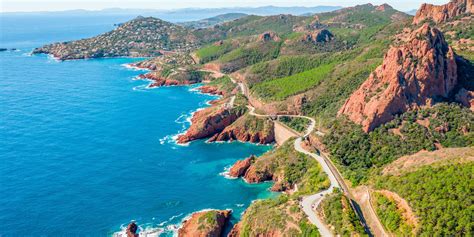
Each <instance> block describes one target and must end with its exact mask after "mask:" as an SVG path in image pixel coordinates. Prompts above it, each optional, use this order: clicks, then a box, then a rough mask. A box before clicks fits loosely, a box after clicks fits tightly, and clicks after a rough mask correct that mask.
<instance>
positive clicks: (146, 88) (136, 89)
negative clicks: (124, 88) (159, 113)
mask: <svg viewBox="0 0 474 237" xmlns="http://www.w3.org/2000/svg"><path fill="white" fill-rule="evenodd" d="M150 89H151V88H150V87H148V85H139V86H135V87H133V88H132V90H134V91H149V90H150Z"/></svg>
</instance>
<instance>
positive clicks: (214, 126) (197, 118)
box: [178, 104, 243, 143]
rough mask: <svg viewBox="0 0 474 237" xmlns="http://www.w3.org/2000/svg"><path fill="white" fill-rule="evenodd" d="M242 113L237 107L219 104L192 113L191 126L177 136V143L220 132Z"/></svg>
mask: <svg viewBox="0 0 474 237" xmlns="http://www.w3.org/2000/svg"><path fill="white" fill-rule="evenodd" d="M242 113H243V111H240V110H238V109H226V108H224V107H223V106H222V105H221V104H216V105H213V106H212V107H209V108H206V109H203V110H200V111H198V112H196V113H194V115H193V118H192V119H191V122H192V124H191V127H189V129H188V130H187V131H186V133H185V134H184V135H180V136H179V137H178V143H186V142H189V141H193V140H197V139H202V138H207V137H210V136H213V135H214V134H216V133H220V132H221V131H222V130H224V128H226V127H227V126H229V125H230V124H232V123H233V122H234V121H235V120H237V119H238V118H239V117H240V116H241V115H242Z"/></svg>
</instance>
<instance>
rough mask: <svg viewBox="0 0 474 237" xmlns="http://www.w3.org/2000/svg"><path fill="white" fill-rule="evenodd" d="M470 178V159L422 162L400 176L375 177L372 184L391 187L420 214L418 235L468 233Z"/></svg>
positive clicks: (472, 230) (473, 170)
mask: <svg viewBox="0 0 474 237" xmlns="http://www.w3.org/2000/svg"><path fill="white" fill-rule="evenodd" d="M472 180H474V162H470V163H467V164H461V165H459V164H447V165H443V166H439V167H430V166H424V167H422V168H420V169H419V170H417V171H414V172H410V173H405V174H403V175H401V176H381V177H378V178H377V179H376V180H375V186H376V188H378V189H388V190H391V191H394V192H396V193H398V194H399V195H400V196H402V197H403V198H404V199H405V200H407V201H408V203H409V204H410V206H411V207H412V208H413V209H414V211H415V213H416V215H417V216H418V217H419V218H420V222H421V223H420V229H419V232H418V234H419V235H421V236H472V235H474V225H473V223H474V220H473V216H472V213H473V212H474V204H473V203H474V199H473V196H472V193H473V192H474V187H473V185H472ZM387 221H388V220H387ZM390 226H393V227H394V228H395V227H396V225H395V224H390ZM399 228H400V227H399Z"/></svg>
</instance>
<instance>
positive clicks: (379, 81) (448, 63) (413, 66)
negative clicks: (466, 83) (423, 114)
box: [339, 24, 457, 132]
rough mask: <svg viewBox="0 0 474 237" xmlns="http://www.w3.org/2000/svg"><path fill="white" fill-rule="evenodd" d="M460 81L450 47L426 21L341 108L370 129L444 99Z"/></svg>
mask: <svg viewBox="0 0 474 237" xmlns="http://www.w3.org/2000/svg"><path fill="white" fill-rule="evenodd" d="M456 83H457V65H456V62H455V55H454V52H453V50H452V49H451V47H449V46H448V44H447V43H446V41H445V39H444V37H443V34H442V33H441V32H440V31H439V30H438V29H436V28H432V27H430V26H429V25H428V24H424V25H423V26H422V27H421V28H419V29H417V30H415V31H413V32H411V33H409V35H408V37H406V41H405V42H402V43H401V45H400V46H392V47H391V48H390V49H389V51H388V52H387V54H386V55H385V57H384V60H383V63H382V65H381V66H379V67H378V68H377V69H376V70H375V71H374V72H373V73H372V74H371V75H370V76H369V78H368V79H367V80H366V81H365V82H364V83H363V84H362V85H361V87H360V88H359V89H358V90H356V91H355V92H354V93H353V94H352V95H351V96H350V97H349V99H348V100H347V101H346V102H345V104H344V105H343V106H342V108H341V109H340V110H339V114H344V115H347V116H348V118H349V119H351V120H352V121H354V122H356V123H359V124H361V125H362V127H363V129H364V130H365V131H366V132H367V131H371V130H373V129H374V128H376V127H377V126H379V125H380V124H383V123H385V122H388V121H390V120H392V119H393V118H394V116H395V115H396V114H400V113H403V112H406V111H407V110H409V109H414V108H417V107H420V106H424V105H430V104H432V103H433V102H436V101H437V100H441V99H445V98H447V97H448V96H449V95H450V92H451V90H452V89H453V87H454V86H455V85H456Z"/></svg>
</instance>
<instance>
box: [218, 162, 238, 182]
mask: <svg viewBox="0 0 474 237" xmlns="http://www.w3.org/2000/svg"><path fill="white" fill-rule="evenodd" d="M230 168H232V166H231V165H229V166H226V167H224V171H222V172H220V173H219V175H221V176H224V178H226V179H237V177H232V176H230V175H229V172H230Z"/></svg>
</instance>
